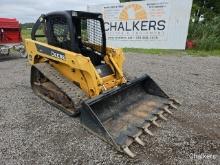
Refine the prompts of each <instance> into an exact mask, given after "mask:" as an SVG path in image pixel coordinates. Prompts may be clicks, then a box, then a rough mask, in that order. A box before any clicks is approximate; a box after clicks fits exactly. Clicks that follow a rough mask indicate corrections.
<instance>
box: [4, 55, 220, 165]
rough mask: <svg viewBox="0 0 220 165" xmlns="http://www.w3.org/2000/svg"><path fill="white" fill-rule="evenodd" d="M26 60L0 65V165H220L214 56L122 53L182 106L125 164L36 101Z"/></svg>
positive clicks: (131, 69) (219, 76) (130, 69)
mask: <svg viewBox="0 0 220 165" xmlns="http://www.w3.org/2000/svg"><path fill="white" fill-rule="evenodd" d="M29 70H30V66H29V65H28V64H27V62H26V60H25V59H14V60H9V61H1V62H0V93H1V95H0V164H1V165H4V164H27V165H29V164H90V165H93V164H151V165H153V164H169V165H172V164H216V165H217V164H220V58H219V57H189V56H178V57H176V56H156V55H141V54H134V53H127V54H126V64H125V70H126V72H127V73H130V74H131V76H138V75H142V74H145V73H147V74H149V75H150V76H151V77H152V78H153V79H154V80H155V81H156V82H157V83H158V84H159V85H160V86H161V87H162V89H163V90H164V91H166V92H167V94H169V95H170V96H173V97H175V98H178V99H179V100H181V101H182V103H183V105H182V106H181V107H180V108H179V109H178V111H176V113H175V115H174V117H170V118H169V119H170V120H169V121H167V122H162V123H161V124H162V128H160V129H155V130H153V132H154V133H155V136H154V137H149V136H147V135H144V136H143V137H141V138H142V139H143V140H144V141H145V142H146V143H147V145H146V146H145V147H139V146H138V145H133V146H132V147H131V150H132V151H134V152H135V153H136V154H137V157H136V158H135V159H130V158H129V157H127V156H126V155H124V154H121V153H118V152H117V151H116V150H115V149H114V148H112V147H111V146H110V145H108V144H106V143H104V142H103V141H102V140H100V139H99V138H97V137H95V136H93V135H91V134H90V133H88V132H87V131H86V130H84V129H83V128H82V126H81V125H80V122H79V118H70V117H68V116H67V115H65V114H64V113H62V112H60V111H59V110H57V109H56V108H54V107H52V106H50V105H48V104H47V103H46V102H44V101H42V100H41V99H39V98H38V97H37V96H35V95H34V94H33V92H32V90H31V88H30V83H29V77H30V74H29Z"/></svg>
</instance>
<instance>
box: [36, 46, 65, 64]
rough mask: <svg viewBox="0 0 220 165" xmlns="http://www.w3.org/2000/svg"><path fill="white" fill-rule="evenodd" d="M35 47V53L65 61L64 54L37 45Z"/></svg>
mask: <svg viewBox="0 0 220 165" xmlns="http://www.w3.org/2000/svg"><path fill="white" fill-rule="evenodd" d="M36 47H37V51H38V52H40V53H44V54H46V55H48V56H52V57H55V58H58V59H61V60H65V59H66V58H65V54H64V53H63V52H60V51H57V50H54V49H51V48H48V47H45V46H42V45H39V44H36Z"/></svg>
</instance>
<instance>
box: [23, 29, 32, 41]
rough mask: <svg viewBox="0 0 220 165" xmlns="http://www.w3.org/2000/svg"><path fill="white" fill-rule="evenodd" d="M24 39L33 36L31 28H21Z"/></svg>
mask: <svg viewBox="0 0 220 165" xmlns="http://www.w3.org/2000/svg"><path fill="white" fill-rule="evenodd" d="M21 35H22V39H23V40H24V39H27V38H31V29H30V30H29V29H22V30H21Z"/></svg>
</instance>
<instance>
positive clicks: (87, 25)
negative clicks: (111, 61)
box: [31, 11, 106, 66]
mask: <svg viewBox="0 0 220 165" xmlns="http://www.w3.org/2000/svg"><path fill="white" fill-rule="evenodd" d="M31 37H32V39H33V40H37V38H39V37H44V38H45V41H47V43H48V44H50V45H53V46H56V47H59V48H62V49H66V50H69V51H72V52H75V53H81V54H82V55H84V56H86V57H89V58H90V59H91V61H92V63H93V65H95V66H98V65H100V64H101V63H102V61H103V58H104V56H105V54H106V36H105V30H104V21H103V19H102V14H100V13H89V12H82V11H62V12H52V13H49V14H46V15H42V16H41V17H40V18H39V19H38V20H37V22H36V24H35V25H34V27H33V29H32V34H31ZM41 41H42V39H41Z"/></svg>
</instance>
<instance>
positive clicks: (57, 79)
mask: <svg viewBox="0 0 220 165" xmlns="http://www.w3.org/2000/svg"><path fill="white" fill-rule="evenodd" d="M34 67H35V68H37V69H38V70H39V71H40V72H41V73H42V74H43V75H44V76H45V77H46V78H47V79H49V80H50V81H51V82H52V83H54V84H55V85H56V86H57V87H58V88H59V89H60V90H61V91H62V92H63V93H65V94H66V95H67V96H68V97H69V98H70V99H71V100H72V102H73V103H74V106H75V108H76V109H78V108H80V107H81V103H82V102H83V101H84V100H85V99H87V96H86V95H85V93H84V92H83V91H82V90H81V89H80V88H79V87H78V86H76V85H75V84H74V83H73V82H71V81H70V80H68V79H66V78H65V77H64V76H62V75H61V74H60V73H59V72H58V71H57V70H56V69H54V68H53V67H52V66H51V65H50V64H48V63H38V64H34Z"/></svg>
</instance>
